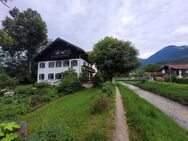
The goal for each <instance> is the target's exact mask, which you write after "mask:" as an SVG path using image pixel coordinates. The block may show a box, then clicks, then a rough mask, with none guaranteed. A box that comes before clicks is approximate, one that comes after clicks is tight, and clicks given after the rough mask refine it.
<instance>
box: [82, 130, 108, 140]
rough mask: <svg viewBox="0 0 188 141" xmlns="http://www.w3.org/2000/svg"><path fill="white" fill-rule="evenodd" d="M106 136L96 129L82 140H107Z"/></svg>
mask: <svg viewBox="0 0 188 141" xmlns="http://www.w3.org/2000/svg"><path fill="white" fill-rule="evenodd" d="M107 140H108V139H107V136H106V135H104V134H102V133H100V132H99V131H98V130H97V129H95V130H93V131H92V132H91V133H90V134H89V135H88V136H87V137H86V138H85V140H84V141H107Z"/></svg>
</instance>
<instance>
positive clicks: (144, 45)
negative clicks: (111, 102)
mask: <svg viewBox="0 0 188 141" xmlns="http://www.w3.org/2000/svg"><path fill="white" fill-rule="evenodd" d="M9 5H10V7H14V6H16V7H18V8H19V9H21V10H25V9H26V8H32V9H35V10H37V11H38V12H39V13H40V14H41V16H42V17H43V19H44V20H45V21H46V23H47V26H48V35H49V38H51V39H55V38H56V37H61V38H64V39H65V40H68V41H70V42H72V43H74V44H76V45H78V46H80V47H82V48H84V49H85V50H92V47H93V44H94V43H96V42H97V41H98V40H100V39H101V38H103V37H104V36H107V35H110V36H114V37H118V38H120V39H123V40H130V41H132V42H133V44H134V45H135V47H136V48H137V49H138V50H139V51H140V57H144V58H145V57H148V56H149V55H151V54H152V53H154V52H156V51H158V50H159V49H161V48H162V47H164V46H167V45H169V44H177V45H179V44H188V39H187V36H188V32H187V31H188V28H187V26H188V20H187V19H188V12H187V9H188V1H187V0H173V1H172V0H157V1H156V0H111V1H109V0H92V1H91V0H62V1H60V0H48V1H46V0H40V1H38V0H32V1H23V0H15V1H13V2H12V3H9ZM0 9H1V10H0V20H3V19H4V17H5V16H6V15H8V9H7V8H6V7H4V6H2V5H0Z"/></svg>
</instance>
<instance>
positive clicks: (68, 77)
mask: <svg viewBox="0 0 188 141" xmlns="http://www.w3.org/2000/svg"><path fill="white" fill-rule="evenodd" d="M80 88H81V81H80V78H79V77H78V75H77V73H76V72H75V71H74V70H73V69H69V70H67V71H65V72H64V74H63V79H62V81H61V84H60V86H59V91H61V92H64V93H66V94H70V93H73V92H76V91H78V90H79V89H80Z"/></svg>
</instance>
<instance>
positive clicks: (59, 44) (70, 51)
mask: <svg viewBox="0 0 188 141" xmlns="http://www.w3.org/2000/svg"><path fill="white" fill-rule="evenodd" d="M34 61H36V62H37V63H38V71H37V82H38V83H40V82H46V83H49V84H51V85H56V84H58V83H59V82H60V80H61V79H63V73H64V72H65V71H66V70H68V69H69V68H72V69H74V70H75V72H76V73H77V74H78V76H80V75H81V74H82V73H84V72H85V73H86V75H87V76H88V80H90V79H91V78H92V76H93V73H95V70H94V69H93V65H92V64H91V63H90V61H89V60H88V54H87V53H86V52H85V51H84V50H83V49H81V48H79V47H77V46H75V45H73V44H71V43H69V42H67V41H65V40H63V39H60V38H57V39H56V40H54V41H53V42H52V43H51V44H49V45H48V46H47V47H46V48H45V49H44V50H42V51H41V52H40V53H39V54H38V55H37V56H36V57H35V58H34Z"/></svg>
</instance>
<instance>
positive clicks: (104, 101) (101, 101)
mask: <svg viewBox="0 0 188 141" xmlns="http://www.w3.org/2000/svg"><path fill="white" fill-rule="evenodd" d="M108 105H109V99H108V97H106V96H101V97H99V98H98V99H97V100H96V101H95V103H94V106H93V108H92V114H97V113H102V112H104V111H105V110H106V109H107V107H108Z"/></svg>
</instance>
